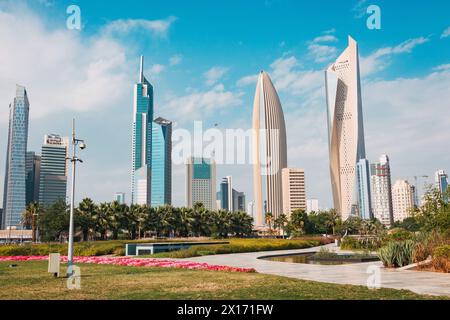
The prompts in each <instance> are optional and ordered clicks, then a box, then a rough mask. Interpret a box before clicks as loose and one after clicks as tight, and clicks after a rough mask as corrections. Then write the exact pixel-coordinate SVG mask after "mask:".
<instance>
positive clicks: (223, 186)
mask: <svg viewBox="0 0 450 320" xmlns="http://www.w3.org/2000/svg"><path fill="white" fill-rule="evenodd" d="M232 179H233V178H232V177H231V176H227V177H225V178H223V179H222V182H221V183H220V187H219V191H218V200H219V201H220V209H222V210H227V211H234V210H233V182H232Z"/></svg>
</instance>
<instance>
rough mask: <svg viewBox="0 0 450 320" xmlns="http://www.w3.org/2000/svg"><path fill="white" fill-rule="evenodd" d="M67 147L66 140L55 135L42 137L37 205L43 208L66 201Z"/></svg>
mask: <svg viewBox="0 0 450 320" xmlns="http://www.w3.org/2000/svg"><path fill="white" fill-rule="evenodd" d="M68 147H69V139H68V138H63V137H61V136H59V135H57V134H48V135H45V136H44V143H43V145H42V154H41V170H40V171H41V172H40V179H39V204H40V205H41V206H43V207H49V206H51V205H52V204H54V203H55V202H56V201H58V200H63V201H66V193H67V161H66V158H67V155H68Z"/></svg>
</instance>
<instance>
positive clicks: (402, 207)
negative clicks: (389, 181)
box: [392, 180, 414, 222]
mask: <svg viewBox="0 0 450 320" xmlns="http://www.w3.org/2000/svg"><path fill="white" fill-rule="evenodd" d="M392 207H393V212H394V221H395V222H397V221H403V220H405V219H406V218H408V217H410V216H411V210H412V209H413V208H414V187H413V186H412V185H410V184H409V182H408V181H406V180H397V181H396V182H395V184H394V186H393V187H392Z"/></svg>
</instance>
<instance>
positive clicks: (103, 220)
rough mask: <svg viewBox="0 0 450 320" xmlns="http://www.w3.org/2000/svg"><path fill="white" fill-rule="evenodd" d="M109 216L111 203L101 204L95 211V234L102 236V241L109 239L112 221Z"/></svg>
mask: <svg viewBox="0 0 450 320" xmlns="http://www.w3.org/2000/svg"><path fill="white" fill-rule="evenodd" d="M108 215H109V203H106V202H103V203H100V205H99V206H98V208H97V210H96V211H95V215H94V217H93V220H94V231H95V233H99V234H100V239H101V240H106V238H107V234H108V227H109V219H110V217H109V216H108Z"/></svg>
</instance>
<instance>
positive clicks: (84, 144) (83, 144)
mask: <svg viewBox="0 0 450 320" xmlns="http://www.w3.org/2000/svg"><path fill="white" fill-rule="evenodd" d="M80 149H81V150H84V149H86V143H84V142H80Z"/></svg>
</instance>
